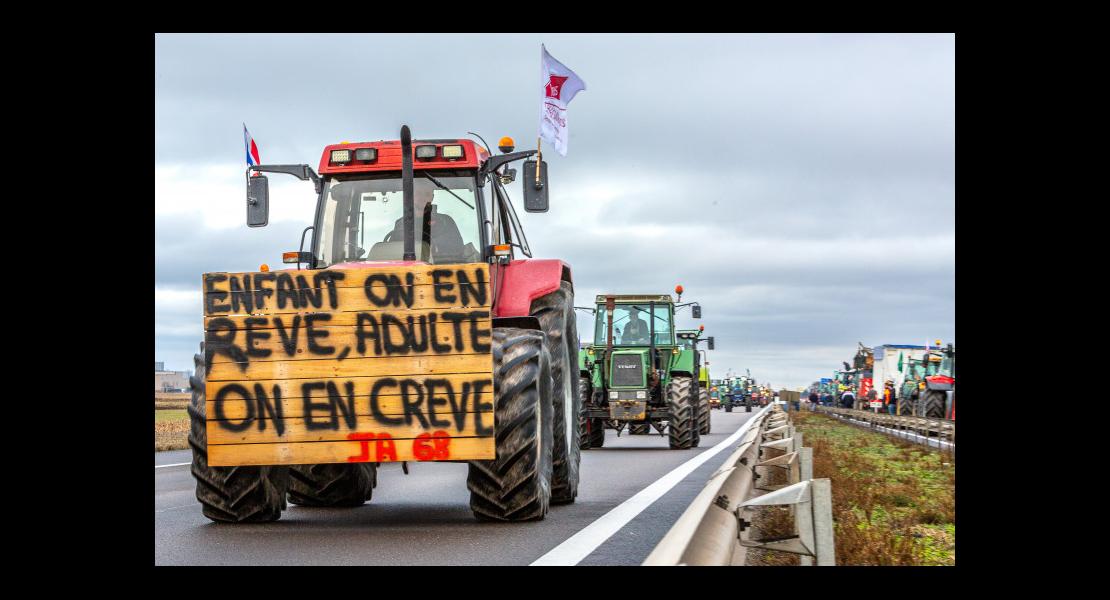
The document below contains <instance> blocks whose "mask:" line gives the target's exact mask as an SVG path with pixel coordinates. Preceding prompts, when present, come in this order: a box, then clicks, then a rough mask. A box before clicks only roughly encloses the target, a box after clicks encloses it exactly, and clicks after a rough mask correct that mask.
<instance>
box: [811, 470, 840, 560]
mask: <svg viewBox="0 0 1110 600" xmlns="http://www.w3.org/2000/svg"><path fill="white" fill-rule="evenodd" d="M811 450H812V449H811ZM810 494H811V506H812V508H813V538H814V539H813V541H814V543H815V544H816V551H817V556H816V559H817V566H819V567H831V566H835V565H836V544H835V543H834V542H833V520H832V483H831V482H830V481H829V480H828V479H824V478H822V479H814V480H813V487H811V488H810Z"/></svg>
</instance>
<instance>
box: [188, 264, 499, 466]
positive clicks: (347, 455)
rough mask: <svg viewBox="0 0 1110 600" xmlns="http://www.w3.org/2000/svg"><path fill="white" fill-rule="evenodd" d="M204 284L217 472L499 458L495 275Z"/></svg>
mask: <svg viewBox="0 0 1110 600" xmlns="http://www.w3.org/2000/svg"><path fill="white" fill-rule="evenodd" d="M202 283H203V286H204V287H203V290H204V339H205V348H204V349H205V357H204V358H205V373H206V388H205V394H206V402H207V404H206V407H205V409H206V413H205V414H206V415H207V420H208V421H207V424H208V464H210V465H212V466H236V465H285V464H289V465H292V464H312V463H345V462H386V461H421V460H477V459H492V458H494V457H495V451H494V445H495V440H494V437H493V436H494V431H493V404H494V396H493V356H492V351H491V348H490V344H491V336H492V320H491V319H492V313H491V307H492V302H493V298H492V290H491V289H490V285H489V266H488V265H485V264H465V265H412V266H407V265H406V266H388V267H385V268H381V269H344V270H329V269H322V270H296V271H276V272H263V273H206V274H205V275H204V277H203V280H202Z"/></svg>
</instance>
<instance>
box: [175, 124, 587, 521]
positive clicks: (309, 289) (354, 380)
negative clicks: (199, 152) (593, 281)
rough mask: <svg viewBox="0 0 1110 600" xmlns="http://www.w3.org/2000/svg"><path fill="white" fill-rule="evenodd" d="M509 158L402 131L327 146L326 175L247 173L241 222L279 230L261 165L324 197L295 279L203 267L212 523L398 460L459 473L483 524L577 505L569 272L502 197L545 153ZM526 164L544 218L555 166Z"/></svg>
mask: <svg viewBox="0 0 1110 600" xmlns="http://www.w3.org/2000/svg"><path fill="white" fill-rule="evenodd" d="M498 147H499V149H500V150H501V152H502V154H500V155H496V156H494V155H491V154H490V153H489V152H488V150H487V149H485V148H483V147H482V146H481V145H479V144H477V143H475V142H473V141H471V140H469V139H430V140H413V139H412V136H411V134H410V132H409V128H408V127H407V126H405V127H402V128H401V135H400V139H399V140H390V141H377V142H354V143H349V142H343V143H340V144H334V145H330V146H327V147H326V148H325V149H324V152H323V155H322V157H321V159H320V163H319V168H318V170H319V174H317V173H316V172H314V171H313V169H312V168H311V167H310V166H309V165H306V164H301V165H255V166H251V167H248V169H247V177H246V181H247V224H248V226H250V227H261V226H265V225H266V224H267V222H268V197H269V192H268V184H267V178H266V176H264V175H262V173H284V174H289V175H293V176H295V177H297V178H299V179H301V180H302V181H311V182H312V184H313V185H314V187H315V192H316V194H317V204H316V210H315V217H314V220H313V223H312V225H311V226H309V227H307V228H306V229H305V230H304V232H303V233H302V235H301V248H300V249H299V250H298V251H296V252H286V253H284V257H283V260H284V262H286V263H289V264H291V265H292V264H295V269H294V268H292V267H291V268H289V269H286V270H280V271H277V272H273V273H270V272H268V271H269V270H268V268H265V267H262V268H260V271H261V272H260V273H246V274H228V273H210V274H206V275H205V276H204V285H205V316H206V318H205V343H202V344H201V354H198V355H197V356H196V357H195V363H196V375H195V376H194V377H193V379H192V381H191V384H192V388H193V399H192V402H191V405H190V409H189V413H190V417H191V421H192V423H191V431H190V436H189V443H190V446H191V447H192V449H193V462H192V472H193V475H194V476H195V478H196V481H197V487H196V495H197V499H198V500H199V501H200V503H201V505H202V509H203V512H204V514H205V516H207V517H208V518H210V519H212V520H214V521H222V522H248V521H254V522H258V521H273V520H276V519H278V518H279V517H280V515H281V511H282V510H284V509H285V508H286V501H287V500H288V501H289V502H291V503H294V504H299V505H302V506H358V505H361V504H363V503H364V502H366V501H368V500H369V499H370V497H371V493H372V490H373V488H374V487H375V486H376V484H377V467H378V466H379V465H380V464H381V463H382V462H391V461H395V462H404V463H406V464H405V469H406V472H407V470H408V467H407V463H408V462H409V461H423V460H436V461H450V462H461V463H466V464H467V465H468V468H469V476H468V478H467V486H468V488H469V490H470V508H471V509H472V511H473V513H474V515H475V516H476V517H477V518H479V519H493V520H504V521H521V520H535V519H542V518H543V517H544V515H545V514H546V513H547V512H548V506H549V505H550V504H552V503H555V504H559V503H570V502H573V501H574V499H575V497H576V495H577V493H578V481H579V456H580V454H579V439H578V436H579V430H578V427H577V420H578V416H579V412H580V411H581V409H582V399H581V398H579V396H578V388H577V386H576V385H575V382H576V378H577V368H576V361H577V351H578V334H577V331H576V327H575V317H574V309H573V307H574V285H573V279H572V277H571V268H570V265H568V264H567V263H565V262H563V261H561V260H557V259H535V258H532V251H531V249H530V247H529V245H528V242H527V239H526V238H525V236H524V232H523V231H522V229H521V225H520V222H519V220H518V218H517V215H516V212H515V210H514V208H513V205H512V203H511V202H510V200H509V195H508V193H507V191H506V189H505V185H506V184H509V183H510V182H512V181H514V180H515V179H516V171H515V169H510V168H509V167H508V165H509V164H510V163H512V162H514V161H517V160H521V159H526V158H528V157H530V156H532V155H533V154H536V153H537V151H535V150H531V151H524V152H513V149H514V148H513V142H512V140H511V139H510V138H502V139H501V141H500V144H499V146H498ZM522 167H523V177H522V179H523V182H522V183H523V192H524V193H523V196H524V209H525V210H526V211H528V212H546V211H547V210H548V185H547V165H546V163H544V162H543V161H542V160H536V159H535V158H533V159H530V160H527V161H525V162H524V163H523V165H522ZM306 239H307V241H308V248H307V249H305V247H304V244H305V241H306ZM267 286H269V287H267ZM321 298H324V300H321ZM329 298H330V304H328V300H327V299H329ZM241 303H242V304H241ZM344 311H346V312H344ZM437 319H438V320H437ZM321 325H327V326H326V327H325V326H321ZM437 325H438V329H437ZM236 334H244V335H243V336H239V337H236ZM298 336H299V337H298ZM391 336H392V337H391ZM344 346H346V348H344ZM459 365H463V366H465V368H463V367H462V366H459ZM461 371H466V372H467V373H462V374H460V372H461ZM464 375H465V377H464ZM483 379H484V381H483ZM483 385H485V387H483ZM251 390H254V391H253V392H252V391H251ZM263 417H265V418H263ZM483 418H485V421H483ZM267 423H269V426H268V427H267ZM456 424H457V429H455V427H456Z"/></svg>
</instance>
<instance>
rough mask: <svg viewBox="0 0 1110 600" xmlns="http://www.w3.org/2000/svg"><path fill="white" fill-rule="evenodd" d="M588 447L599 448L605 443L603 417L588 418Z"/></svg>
mask: <svg viewBox="0 0 1110 600" xmlns="http://www.w3.org/2000/svg"><path fill="white" fill-rule="evenodd" d="M589 438H590V447H591V448H600V447H602V446H604V445H605V419H602V418H600V417H599V418H596V419H590V433H589Z"/></svg>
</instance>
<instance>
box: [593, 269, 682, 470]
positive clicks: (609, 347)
mask: <svg viewBox="0 0 1110 600" xmlns="http://www.w3.org/2000/svg"><path fill="white" fill-rule="evenodd" d="M676 291H678V292H679V294H681V288H677V289H676ZM680 297H681V296H680ZM596 303H597V309H596V312H595V315H596V319H595V327H594V340H593V343H592V344H590V345H589V346H588V347H587V348H586V350H585V355H584V356H583V361H582V368H581V371H580V378H579V392H580V395H581V396H582V398H583V399H584V400H585V402H584V403H583V412H582V413H581V418H580V420H579V422H580V424H581V425H580V429H581V431H580V433H579V435H580V439H581V440H583V442H582V448H599V447H601V446H602V445H603V444H604V443H605V429H615V430H616V431H617V435H620V433H621V432H622V431H624V430H625V429H626V428H628V429H629V430H630V432H632V433H648V432H650V430H651V428H654V429H655V430H657V431H658V432H659V433H660V434H662V433H663V432H664V430H666V432H667V435H668V438H669V444H670V447H671V448H674V449H686V448H693V447H696V446H697V445H698V444H699V443H700V441H701V435H700V433H699V426H698V418H699V416H700V410H699V408H700V399H699V389H700V388H699V386H698V384H697V375H698V363H697V361H696V360H695V359H696V354H697V353H696V352H694V351H693V350H690V349H686V348H684V347H683V346H682V345H680V344H679V343H678V342H677V340H676V338H675V331H674V313H675V309H676V307H680V306H683V305H676V304H675V300H674V299H672V298H671V296H670V295H669V294H660V295H643V294H636V295H617V294H605V295H599V296H597V298H596ZM691 304H692V305H693V306H694V309H693V314H694V318H698V319H700V318H701V307H700V306H698V305H697V304H695V303H691Z"/></svg>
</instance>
